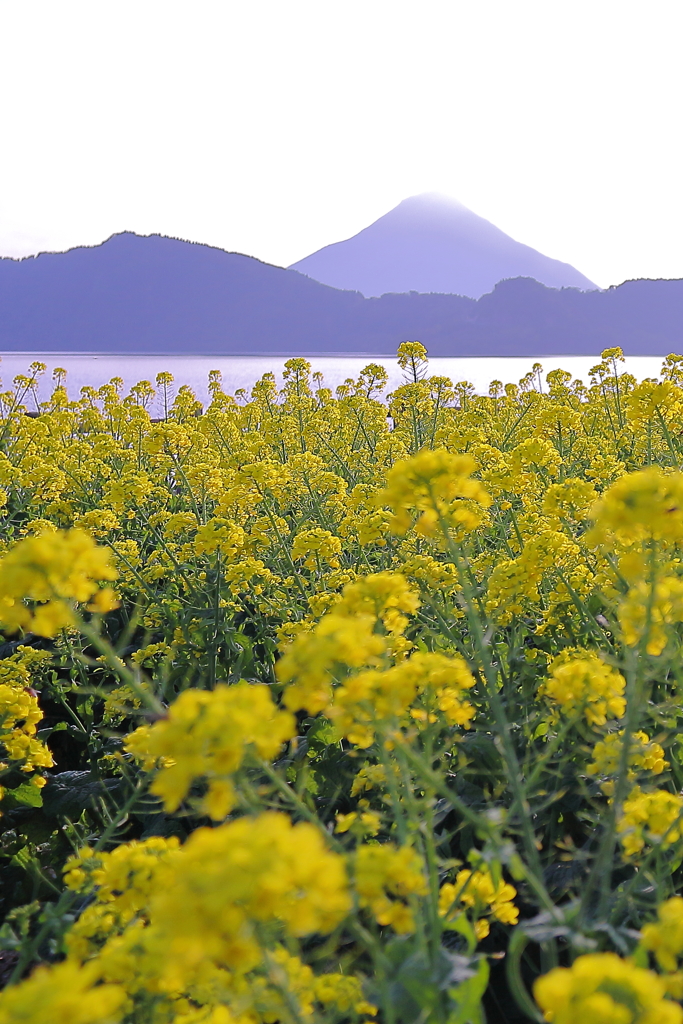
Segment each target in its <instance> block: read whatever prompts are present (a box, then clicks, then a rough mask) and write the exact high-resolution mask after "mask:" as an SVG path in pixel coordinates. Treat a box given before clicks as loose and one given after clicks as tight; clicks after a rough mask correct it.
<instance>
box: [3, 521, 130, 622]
mask: <svg viewBox="0 0 683 1024" xmlns="http://www.w3.org/2000/svg"><path fill="white" fill-rule="evenodd" d="M116 575H117V573H116V570H115V569H114V568H113V566H112V565H111V560H110V552H109V551H108V549H107V548H102V547H97V545H96V544H95V542H94V541H93V539H92V538H91V537H90V536H89V534H87V533H85V532H84V531H83V530H66V531H57V532H55V533H42V534H40V535H39V536H37V537H26V538H25V539H24V540H21V541H19V542H18V543H17V544H15V545H14V547H13V548H11V549H10V551H9V552H8V553H7V554H6V555H5V556H4V557H3V558H2V559H1V560H0V619H1V620H2V621H3V622H4V624H5V626H6V627H7V628H8V629H9V630H11V631H14V630H17V629H24V630H29V629H30V630H32V631H33V632H34V633H38V634H40V635H42V636H54V635H55V634H56V633H57V632H59V630H60V629H62V628H64V627H65V626H68V625H70V624H71V623H72V622H73V611H72V603H74V602H80V603H84V602H87V601H90V602H91V607H92V609H93V610H94V611H109V610H111V609H112V608H114V607H116V601H115V600H114V597H113V592H112V591H111V590H107V591H106V592H105V593H104V595H103V597H102V598H100V599H99V600H98V599H97V594H98V591H99V582H100V581H101V580H113V579H116ZM25 601H30V602H31V606H29V605H27V604H25V603H24V602H25Z"/></svg>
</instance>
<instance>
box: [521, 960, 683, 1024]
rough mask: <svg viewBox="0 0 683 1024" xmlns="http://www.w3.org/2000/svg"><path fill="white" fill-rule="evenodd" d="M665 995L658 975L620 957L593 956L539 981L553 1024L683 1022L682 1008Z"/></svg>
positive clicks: (538, 989)
mask: <svg viewBox="0 0 683 1024" xmlns="http://www.w3.org/2000/svg"><path fill="white" fill-rule="evenodd" d="M665 992H666V987H665V984H664V982H663V980H662V979H661V978H659V977H657V975H656V974H654V973H653V972H652V971H647V970H643V969H642V968H640V967H635V966H634V964H632V963H630V962H629V961H628V960H622V959H620V957H618V956H617V955H616V954H615V953H588V954H586V955H585V956H580V957H578V958H577V959H576V960H575V961H574V963H573V965H572V966H571V967H555V968H554V969H553V970H552V971H550V973H549V974H545V975H543V977H541V978H538V979H537V980H536V982H535V983H534V995H535V997H536V1001H537V1003H538V1005H539V1006H540V1008H541V1010H542V1011H543V1013H544V1016H545V1019H546V1020H547V1021H551V1022H552V1024H681V1021H682V1020H683V1010H682V1009H681V1007H680V1006H679V1005H678V1004H676V1003H672V1002H669V1000H667V999H666V998H665Z"/></svg>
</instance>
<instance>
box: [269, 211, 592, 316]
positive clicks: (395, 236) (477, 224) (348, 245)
mask: <svg viewBox="0 0 683 1024" xmlns="http://www.w3.org/2000/svg"><path fill="white" fill-rule="evenodd" d="M289 269H290V270H298V271H300V273H302V274H306V275H307V276H308V277H312V278H313V279H314V280H315V281H320V282H321V283H322V284H329V285H331V286H332V287H333V288H345V289H351V290H354V291H359V292H361V294H362V295H365V296H366V297H370V296H380V295H385V294H386V293H387V292H411V291H416V292H442V293H446V294H450V295H466V296H468V297H469V298H472V299H478V298H480V297H481V296H482V295H484V294H485V293H486V292H490V291H492V289H493V288H494V286H495V285H496V284H497V283H498V282H499V281H502V280H504V279H506V278H510V277H533V278H534V279H535V280H536V281H539V282H540V283H541V284H545V285H548V286H549V287H551V288H582V289H595V288H597V285H595V284H593V282H592V281H589V280H588V278H587V277H584V275H583V274H581V273H579V271H578V270H575V269H574V267H572V266H570V265H569V264H568V263H561V262H560V260H553V259H550V257H548V256H544V255H543V254H542V253H540V252H537V251H536V250H535V249H532V248H531V247H530V246H528V245H522V243H521V242H516V241H515V240H514V239H513V238H510V236H509V235H506V234H505V232H503V231H501V230H500V229H499V228H497V227H496V226H495V225H494V224H491V222H490V221H488V220H484V218H483V217H479V216H477V214H476V213H472V211H471V210H468V209H467V207H466V206H463V205H462V204H461V203H458V202H457V201H456V200H455V199H449V198H448V197H447V196H442V195H439V194H438V193H435V192H426V193H424V194H423V195H419V196H412V197H411V198H410V199H404V200H403V202H402V203H399V205H398V206H397V207H395V208H394V209H393V210H391V211H390V212H389V213H387V214H385V215H384V216H383V217H380V218H379V220H376V221H375V222H374V224H370V226H369V227H367V228H364V229H363V230H362V231H359V232H358V234H357V235H354V236H353V237H352V238H347V239H346V241H343V242H335V243H334V244H333V245H326V246H325V248H324V249H319V250H318V251H317V252H314V253H312V254H311V255H310V256H306V257H305V258H304V259H302V260H299V261H298V262H297V263H293V264H292V265H291V267H290V268H289Z"/></svg>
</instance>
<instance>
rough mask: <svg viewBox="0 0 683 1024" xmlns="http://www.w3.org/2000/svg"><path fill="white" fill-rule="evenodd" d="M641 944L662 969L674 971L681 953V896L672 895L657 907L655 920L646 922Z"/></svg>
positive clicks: (682, 926)
mask: <svg viewBox="0 0 683 1024" xmlns="http://www.w3.org/2000/svg"><path fill="white" fill-rule="evenodd" d="M640 942H641V945H642V946H643V948H644V949H647V950H650V951H651V952H653V953H654V955H655V957H656V958H657V963H658V964H659V966H660V967H661V968H662V970H663V971H675V970H677V968H678V958H679V957H680V956H681V954H683V898H681V897H680V896H672V897H671V899H670V900H666V901H665V902H664V903H660V905H659V907H658V908H657V921H656V922H653V923H652V924H646V925H645V927H644V928H643V930H642V932H641V937H640Z"/></svg>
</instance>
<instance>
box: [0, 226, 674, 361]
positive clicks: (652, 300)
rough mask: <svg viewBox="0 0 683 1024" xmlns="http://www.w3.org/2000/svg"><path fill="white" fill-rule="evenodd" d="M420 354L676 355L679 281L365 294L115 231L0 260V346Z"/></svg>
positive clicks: (513, 283) (521, 282)
mask: <svg viewBox="0 0 683 1024" xmlns="http://www.w3.org/2000/svg"><path fill="white" fill-rule="evenodd" d="M415 339H417V340H419V341H422V342H423V343H424V344H425V345H426V346H427V348H428V349H429V350H430V353H431V354H432V355H434V356H437V355H440V356H503V355H506V356H544V355H556V354H557V355H596V356H597V355H598V354H599V353H600V351H601V350H602V349H603V348H605V347H608V346H609V347H611V346H613V345H621V346H622V347H623V349H624V351H625V352H626V353H627V354H629V355H666V354H667V353H669V352H675V351H678V352H683V280H680V281H648V280H643V281H627V282H626V283H624V284H622V285H619V287H616V288H609V289H607V290H606V291H586V292H583V291H580V290H578V289H576V288H562V289H555V288H547V287H545V286H544V285H542V284H539V283H538V282H537V281H535V280H532V279H530V278H516V279H514V280H506V281H501V282H500V283H499V284H497V285H496V286H495V288H494V289H493V291H491V292H489V293H488V294H486V295H483V296H482V297H481V298H480V299H478V300H475V299H471V298H467V297H464V296H461V295H442V294H419V293H417V292H410V293H406V294H387V295H383V296H382V297H381V298H370V299H366V298H363V296H362V295H361V294H360V293H359V292H352V291H339V290H337V289H335V288H330V287H328V286H327V285H323V284H319V283H318V282H317V281H313V280H311V279H310V278H308V277H305V276H304V275H303V274H299V273H297V272H296V271H295V270H286V269H284V268H283V267H274V266H271V265H270V264H267V263H261V262H260V261H259V260H256V259H253V258H252V257H250V256H242V255H240V254H238V253H229V252H224V251H223V250H222V249H214V248H211V247H210V246H207V245H198V244H195V243H191V242H183V241H180V240H178V239H174V238H165V237H163V236H160V235H151V236H148V237H147V236H139V235H135V234H131V233H129V232H124V233H123V234H119V235H113V236H112V237H111V238H110V239H108V240H107V241H106V242H103V243H102V244H101V245H96V246H92V247H87V248H86V247H83V248H78V249H71V250H70V251H69V252H65V253H43V254H42V255H40V256H33V257H29V258H27V259H22V260H13V259H0V351H3V350H4V351H6V352H7V351H12V352H27V353H31V352H107V353H118V354H126V353H130V354H146V353H150V354H155V353H158V354H167V355H171V354H193V353H196V354H198V355H271V354H272V355H274V356H279V357H283V356H292V355H324V354H328V355H352V354H367V355H393V354H394V353H395V351H396V348H397V346H398V345H399V344H400V342H402V341H407V340H415Z"/></svg>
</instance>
